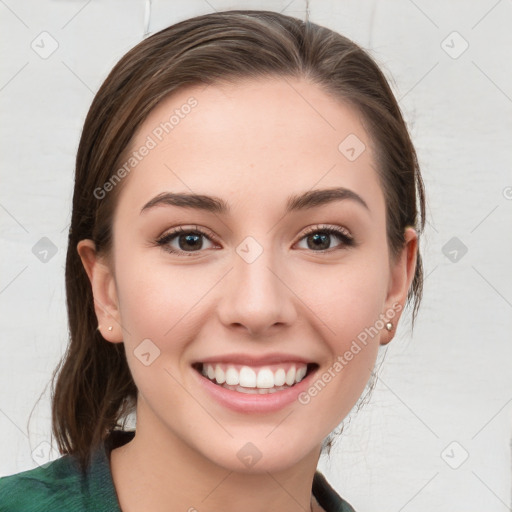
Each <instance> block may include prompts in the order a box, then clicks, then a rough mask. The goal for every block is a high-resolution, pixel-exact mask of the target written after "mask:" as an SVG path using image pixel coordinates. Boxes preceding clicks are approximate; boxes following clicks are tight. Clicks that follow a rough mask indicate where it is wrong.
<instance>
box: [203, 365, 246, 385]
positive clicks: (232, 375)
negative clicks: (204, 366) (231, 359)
mask: <svg viewBox="0 0 512 512" xmlns="http://www.w3.org/2000/svg"><path fill="white" fill-rule="evenodd" d="M208 366H209V365H208ZM239 383H240V376H239V373H238V372H237V371H236V370H235V369H234V368H233V367H232V366H230V367H229V368H228V370H227V372H226V384H229V385H230V386H238V384H239Z"/></svg>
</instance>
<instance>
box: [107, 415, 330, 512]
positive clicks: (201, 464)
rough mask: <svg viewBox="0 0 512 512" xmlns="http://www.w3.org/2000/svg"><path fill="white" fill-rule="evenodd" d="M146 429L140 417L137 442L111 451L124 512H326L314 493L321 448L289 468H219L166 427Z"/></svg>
mask: <svg viewBox="0 0 512 512" xmlns="http://www.w3.org/2000/svg"><path fill="white" fill-rule="evenodd" d="M148 427H149V426H148V425H146V424H144V422H141V421H139V419H138V420H137V431H136V435H135V437H134V439H133V440H132V441H130V442H129V443H127V444H125V445H123V446H121V447H119V448H116V449H114V450H113V451H112V453H111V468H112V477H113V480H114V485H115V488H116V491H117V495H118V499H119V502H120V506H121V509H122V510H123V512H138V511H145V510H152V511H154V512H170V511H171V510H172V511H175V510H183V511H187V512H213V511H218V510H223V511H224V512H239V511H240V510H244V512H259V511H261V510H279V511H280V512H310V511H314V512H316V511H320V510H322V509H321V508H320V506H319V505H318V503H317V502H316V500H315V499H314V497H312V494H311V488H312V483H313V477H314V474H315V470H316V466H317V463H318V458H319V455H320V446H319V447H317V449H316V450H315V451H314V452H312V453H310V454H308V455H307V456H306V457H305V458H304V459H302V460H301V461H300V462H299V463H297V464H295V465H293V467H291V468H285V469H275V468H266V467H265V466H263V465H261V467H260V470H259V471H258V472H255V471H253V470H252V469H251V471H245V472H243V471H234V470H230V469H228V468H225V467H222V466H220V465H217V464H215V463H214V462H212V461H211V460H209V459H207V458H205V457H204V456H203V455H202V454H200V453H198V452H197V451H196V450H194V449H193V447H191V446H188V445H186V444H185V443H183V442H182V441H181V440H180V439H177V438H176V437H175V436H174V435H173V434H172V432H169V430H168V429H163V428H161V429H156V431H155V428H148ZM158 430H160V431H158ZM254 467H256V465H255V466H254Z"/></svg>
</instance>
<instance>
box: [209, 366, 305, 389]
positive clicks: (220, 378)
mask: <svg viewBox="0 0 512 512" xmlns="http://www.w3.org/2000/svg"><path fill="white" fill-rule="evenodd" d="M286 367H288V365H286ZM237 368H240V370H238V369H237ZM237 368H235V366H233V365H230V366H228V365H226V364H222V363H220V364H216V365H213V364H203V366H202V370H201V373H202V374H203V375H204V376H205V377H208V379H210V380H212V381H214V382H216V383H217V384H221V385H224V387H226V388H228V389H232V388H233V389H235V388H236V391H240V389H238V388H245V389H244V391H242V392H246V390H250V389H252V390H254V392H256V393H257V392H259V393H266V392H267V390H272V391H280V390H281V389H285V388H286V387H290V386H293V385H294V384H296V383H298V382H300V381H301V380H302V379H303V378H304V377H305V375H306V373H307V365H305V364H292V365H291V366H289V368H288V371H286V370H285V369H284V368H277V370H275V372H274V371H272V370H271V369H270V368H268V367H263V368H260V369H254V368H251V367H250V366H242V367H240V366H238V367H237ZM278 388H279V389H278ZM247 392H251V391H247Z"/></svg>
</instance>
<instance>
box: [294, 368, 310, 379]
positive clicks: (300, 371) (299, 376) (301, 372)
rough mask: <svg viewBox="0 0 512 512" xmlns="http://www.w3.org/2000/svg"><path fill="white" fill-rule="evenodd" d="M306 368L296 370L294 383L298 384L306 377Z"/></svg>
mask: <svg viewBox="0 0 512 512" xmlns="http://www.w3.org/2000/svg"><path fill="white" fill-rule="evenodd" d="M307 371H308V370H307V368H306V367H302V368H299V369H298V370H297V373H296V374H295V382H300V381H301V380H302V379H303V378H304V376H305V375H306V372H307Z"/></svg>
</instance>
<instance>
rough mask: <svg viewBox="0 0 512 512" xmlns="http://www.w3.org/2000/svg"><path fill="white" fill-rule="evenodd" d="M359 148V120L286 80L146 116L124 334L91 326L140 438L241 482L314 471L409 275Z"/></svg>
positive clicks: (126, 258)
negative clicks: (115, 364) (300, 467)
mask: <svg viewBox="0 0 512 512" xmlns="http://www.w3.org/2000/svg"><path fill="white" fill-rule="evenodd" d="M186 105H188V106H186ZM172 116H174V117H172ZM166 132H168V133H166ZM370 146H371V141H370V139H369V136H368V133H367V132H366V131H365V129H364V128H363V126H362V123H361V120H360V116H359V115H358V113H357V111H355V110H354V109H352V108H349V107H348V106H347V105H346V104H343V103H341V102H339V101H336V100H335V99H333V98H332V97H331V96H329V95H327V94H326V93H324V92H323V91H322V90H321V89H320V88H318V86H316V85H312V84H310V83H306V82H304V81H298V80H291V79H286V80H285V79H265V80H263V79H262V80H259V81H247V82H243V83H238V84H236V85H215V86H214V85H211V86H208V87H204V86H201V87H199V86H194V87H190V88H186V89H182V90H180V91H179V92H178V93H175V94H174V95H172V96H170V97H168V98H167V99H166V100H165V101H163V102H161V103H160V104H159V105H158V106H157V107H156V108H155V109H154V110H153V111H152V112H151V114H150V115H149V117H148V118H147V119H146V120H145V122H144V123H143V125H142V126H141V128H140V130H139V131H138V132H137V135H136V137H135V139H134V140H133V141H132V144H131V146H130V154H131V152H133V151H137V155H135V156H134V157H133V158H136V160H137V161H136V162H135V160H132V161H131V164H132V165H133V164H135V165H133V167H130V164H129V165H128V166H127V168H128V169H130V173H129V175H128V176H127V177H125V178H124V179H125V180H126V182H125V183H123V189H122V192H121V194H120V197H119V202H118V204H117V209H116V212H115V216H114V222H113V240H114V244H113V254H112V274H111V276H113V277H112V281H111V282H110V285H107V286H106V287H105V288H106V289H108V290H109V292H108V293H109V297H108V298H104V300H105V305H104V306H105V308H106V309H107V310H108V311H109V314H111V315H112V316H113V317H114V318H115V319H116V321H118V322H119V324H117V323H116V321H114V322H112V321H110V322H109V321H108V319H104V320H103V321H100V323H102V324H107V325H109V324H110V325H113V331H112V332H111V333H109V332H106V329H105V328H103V330H102V332H103V334H104V336H105V337H107V339H109V341H113V342H120V341H123V342H124V344H125V348H126V355H127V359H128V364H129V366H130V369H131V372H132V374H133V378H134V380H135V383H136V385H137V388H138V390H139V395H138V410H137V414H138V419H137V430H138V432H139V431H140V433H141V435H146V436H147V438H150V437H152V438H154V440H155V442H158V443H162V444H165V443H169V445H176V444H177V443H178V444H180V445H181V446H183V447H186V449H187V450H190V449H191V450H193V452H194V453H195V454H196V455H199V456H201V457H203V458H206V459H207V460H209V461H211V462H213V463H215V464H218V465H221V466H223V467H226V468H228V469H230V470H235V471H273V470H274V471H275V470H279V469H283V468H286V467H289V466H291V465H292V464H295V463H297V462H299V461H300V460H303V459H305V458H307V457H313V458H315V460H316V457H318V454H319V450H320V446H321V443H322V440H323V439H324V438H325V436H327V435H328V434H329V432H331V431H332V429H334V428H335V427H336V426H337V425H338V424H339V423H340V422H341V421H342V419H343V418H344V417H345V416H346V415H347V413H348V412H349V411H350V409H351V408H352V407H353V405H354V404H355V403H356V401H357V399H358V397H359V396H360V395H361V393H362V392H363V390H364V387H365V384H366V383H367V381H368V379H369V377H370V373H371V371H372V368H373V365H374V362H375V359H376V355H377V349H378V346H379V343H386V342H387V341H389V340H390V339H391V335H390V334H389V333H388V332H387V330H386V329H385V327H384V324H385V323H386V321H387V319H391V321H392V322H393V324H394V325H395V326H396V323H397V320H398V318H399V316H400V313H399V311H400V309H401V307H402V306H403V303H404V299H405V294H406V293H407V289H408V286H409V284H410V280H411V278H412V271H413V265H414V262H413V258H412V256H411V255H412V253H413V252H414V247H415V246H414V244H415V240H414V237H415V234H414V232H413V231H412V230H409V232H408V235H407V236H408V238H412V239H413V240H412V242H411V243H410V244H409V245H408V249H409V256H407V254H406V252H407V249H405V250H404V253H403V256H402V257H401V258H398V259H397V260H392V259H391V258H390V253H389V249H388V245H387V239H386V215H385V201H384V196H383V191H382V189H381V185H380V182H379V179H378V175H377V171H376V162H375V156H374V155H373V154H372V150H371V148H370ZM143 147H146V150H144V149H141V148H143ZM128 156H130V155H128ZM324 190H333V191H334V192H333V193H332V194H331V195H329V194H326V193H320V191H324ZM173 194H176V195H182V194H183V195H186V196H189V198H188V199H184V198H180V197H178V196H173ZM195 195H198V196H200V197H198V198H193V197H191V196H195ZM301 197H302V199H300V198H301ZM214 198H215V199H214ZM173 203H174V204H173ZM220 206H223V207H225V209H221V208H220ZM176 230H180V232H177V233H176ZM329 230H332V231H329ZM107 279H108V278H107ZM110 301H111V302H110ZM120 326H121V327H122V328H121V327H120ZM303 368H305V369H307V371H308V373H307V374H306V376H305V377H304V378H303V379H302V380H301V381H300V383H297V384H294V385H292V386H290V387H288V386H285V389H282V388H280V387H278V390H276V389H275V387H276V385H283V386H284V385H285V384H286V382H288V383H292V382H295V381H296V380H300V379H301V378H302V377H303V372H304V370H303ZM294 369H295V370H294ZM202 370H203V371H204V372H205V373H208V372H209V376H204V375H202ZM294 376H295V379H294ZM217 379H218V380H219V381H221V382H222V381H223V380H224V379H228V381H229V382H231V383H232V384H231V388H232V389H226V388H225V386H226V384H225V383H224V384H223V385H221V384H219V383H214V382H213V380H215V381H216V380H217ZM231 379H233V380H231ZM237 379H241V382H240V381H239V384H238V385H239V386H240V384H241V387H238V388H235V383H236V382H237ZM283 381H284V384H283ZM258 385H259V386H260V387H258ZM260 389H261V391H262V392H261V393H260V392H259V391H258V390H260ZM243 391H245V392H243ZM269 391H272V392H269Z"/></svg>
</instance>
